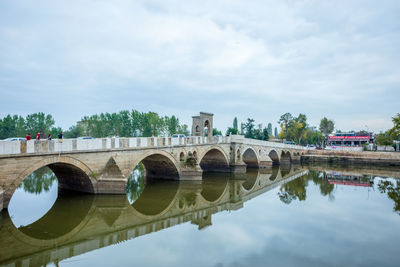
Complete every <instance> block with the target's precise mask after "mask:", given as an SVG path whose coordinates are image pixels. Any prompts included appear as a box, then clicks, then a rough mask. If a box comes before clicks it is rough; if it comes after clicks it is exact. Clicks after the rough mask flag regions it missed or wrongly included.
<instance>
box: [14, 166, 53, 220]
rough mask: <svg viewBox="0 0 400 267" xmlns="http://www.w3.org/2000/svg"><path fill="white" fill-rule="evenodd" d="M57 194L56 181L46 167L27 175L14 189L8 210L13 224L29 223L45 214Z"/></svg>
mask: <svg viewBox="0 0 400 267" xmlns="http://www.w3.org/2000/svg"><path fill="white" fill-rule="evenodd" d="M57 196H58V181H57V178H56V176H55V175H54V173H53V172H52V171H51V170H50V169H49V168H47V167H44V168H40V169H38V170H37V171H35V172H33V173H32V174H31V175H29V176H28V177H27V178H26V179H25V180H24V181H23V182H22V183H21V184H20V185H19V187H18V188H17V189H16V190H15V192H14V194H13V196H12V197H11V200H10V204H9V206H8V212H9V214H10V216H11V219H12V221H13V223H14V225H15V226H17V227H19V226H23V225H28V224H31V223H33V222H35V221H37V220H38V219H39V218H41V217H42V216H43V215H44V214H46V213H47V212H48V211H49V210H50V209H51V207H52V206H53V204H54V203H55V201H56V199H57Z"/></svg>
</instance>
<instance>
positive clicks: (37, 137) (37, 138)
mask: <svg viewBox="0 0 400 267" xmlns="http://www.w3.org/2000/svg"><path fill="white" fill-rule="evenodd" d="M36 140H40V132H38V133H37V134H36Z"/></svg>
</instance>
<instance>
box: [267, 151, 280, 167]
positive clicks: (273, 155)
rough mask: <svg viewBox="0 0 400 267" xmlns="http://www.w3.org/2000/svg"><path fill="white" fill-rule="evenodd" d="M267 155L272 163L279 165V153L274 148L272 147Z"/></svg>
mask: <svg viewBox="0 0 400 267" xmlns="http://www.w3.org/2000/svg"><path fill="white" fill-rule="evenodd" d="M268 156H269V157H270V159H271V160H272V165H275V166H276V165H279V154H278V152H276V151H275V150H274V149H272V150H271V151H270V152H269V153H268Z"/></svg>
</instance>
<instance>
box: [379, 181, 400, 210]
mask: <svg viewBox="0 0 400 267" xmlns="http://www.w3.org/2000/svg"><path fill="white" fill-rule="evenodd" d="M378 190H379V192H381V193H382V194H385V193H387V195H388V197H389V198H390V199H391V200H393V201H394V207H393V211H394V212H396V213H397V214H399V215H400V185H399V183H397V182H392V181H389V180H381V181H379V183H378Z"/></svg>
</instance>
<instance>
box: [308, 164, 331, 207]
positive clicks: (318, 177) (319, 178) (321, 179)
mask: <svg viewBox="0 0 400 267" xmlns="http://www.w3.org/2000/svg"><path fill="white" fill-rule="evenodd" d="M309 176H311V177H312V180H313V182H314V184H315V185H319V191H320V192H321V195H323V196H329V200H334V199H335V197H334V195H333V193H332V192H333V189H334V188H335V185H333V184H330V183H329V181H328V178H327V176H326V173H325V172H316V171H310V174H309Z"/></svg>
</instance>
